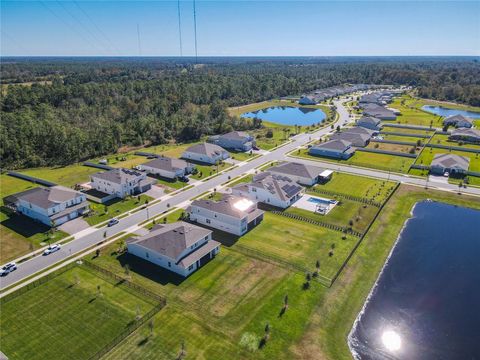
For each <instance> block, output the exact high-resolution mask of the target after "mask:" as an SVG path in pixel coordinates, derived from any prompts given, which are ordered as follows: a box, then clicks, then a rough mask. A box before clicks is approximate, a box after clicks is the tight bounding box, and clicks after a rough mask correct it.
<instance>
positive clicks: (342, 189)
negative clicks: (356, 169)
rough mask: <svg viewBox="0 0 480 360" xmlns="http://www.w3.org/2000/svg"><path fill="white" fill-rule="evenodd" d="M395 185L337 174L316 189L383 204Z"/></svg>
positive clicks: (363, 177) (362, 177)
mask: <svg viewBox="0 0 480 360" xmlns="http://www.w3.org/2000/svg"><path fill="white" fill-rule="evenodd" d="M394 185H395V183H394V182H388V181H383V180H378V179H373V178H369V177H365V176H356V175H350V174H345V173H339V172H335V173H334V174H333V176H332V179H331V180H330V181H328V182H327V183H325V184H317V185H315V186H314V188H315V189H320V190H327V191H333V192H336V193H338V194H343V195H352V196H358V197H361V198H365V199H369V200H372V201H377V202H383V201H385V199H386V198H387V196H388V195H389V194H390V193H391V192H392V191H393V188H394Z"/></svg>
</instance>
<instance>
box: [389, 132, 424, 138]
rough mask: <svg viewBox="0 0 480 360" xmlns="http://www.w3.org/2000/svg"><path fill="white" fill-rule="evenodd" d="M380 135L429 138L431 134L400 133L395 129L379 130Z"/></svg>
mask: <svg viewBox="0 0 480 360" xmlns="http://www.w3.org/2000/svg"><path fill="white" fill-rule="evenodd" d="M380 135H396V136H405V137H418V138H423V139H429V138H430V137H431V135H424V134H412V133H402V132H396V131H380Z"/></svg>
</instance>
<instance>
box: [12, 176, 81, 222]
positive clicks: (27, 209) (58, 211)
mask: <svg viewBox="0 0 480 360" xmlns="http://www.w3.org/2000/svg"><path fill="white" fill-rule="evenodd" d="M3 202H4V204H5V206H6V207H8V208H11V209H13V210H15V211H16V212H18V213H20V214H23V215H25V216H28V217H29V218H32V219H33V220H35V221H39V222H41V223H43V224H45V225H47V226H58V225H61V224H63V223H65V222H67V221H69V220H72V219H75V218H77V217H78V216H81V215H82V214H84V213H86V212H87V211H88V210H89V208H88V203H87V198H86V196H85V194H83V193H81V192H79V191H75V190H72V189H69V188H67V187H64V186H58V185H56V186H52V187H48V188H44V187H36V188H33V189H29V190H26V191H22V192H19V193H16V194H13V195H10V196H7V197H5V198H4V200H3Z"/></svg>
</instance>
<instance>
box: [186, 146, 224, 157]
mask: <svg viewBox="0 0 480 360" xmlns="http://www.w3.org/2000/svg"><path fill="white" fill-rule="evenodd" d="M185 151H186V152H192V153H197V154H202V155H207V156H208V157H213V156H218V155H220V154H222V153H225V152H226V151H225V150H224V149H223V148H221V147H220V146H218V145H215V144H209V143H201V144H196V145H193V146H190V147H189V148H188V149H187V150H185Z"/></svg>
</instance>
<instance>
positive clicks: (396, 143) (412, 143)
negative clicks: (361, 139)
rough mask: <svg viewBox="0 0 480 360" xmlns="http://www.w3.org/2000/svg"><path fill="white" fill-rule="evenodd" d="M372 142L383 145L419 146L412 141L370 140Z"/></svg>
mask: <svg viewBox="0 0 480 360" xmlns="http://www.w3.org/2000/svg"><path fill="white" fill-rule="evenodd" d="M370 142H374V143H383V144H395V145H408V146H417V143H416V142H411V141H399V140H380V139H372V140H370Z"/></svg>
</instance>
